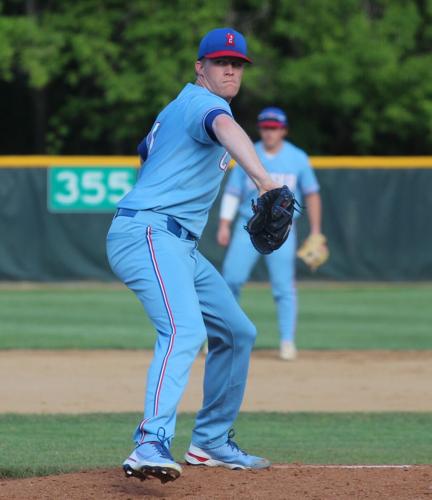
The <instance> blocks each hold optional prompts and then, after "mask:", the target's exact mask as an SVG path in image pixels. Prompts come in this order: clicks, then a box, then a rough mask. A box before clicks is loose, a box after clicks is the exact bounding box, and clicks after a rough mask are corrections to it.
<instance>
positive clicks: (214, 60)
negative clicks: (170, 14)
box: [107, 28, 277, 481]
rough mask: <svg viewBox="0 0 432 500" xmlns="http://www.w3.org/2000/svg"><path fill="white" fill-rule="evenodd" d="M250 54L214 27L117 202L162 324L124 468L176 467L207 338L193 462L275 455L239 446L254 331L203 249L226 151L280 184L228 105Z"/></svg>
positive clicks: (135, 276)
mask: <svg viewBox="0 0 432 500" xmlns="http://www.w3.org/2000/svg"><path fill="white" fill-rule="evenodd" d="M244 62H250V59H249V58H248V57H247V50H246V41H245V39H244V37H243V36H242V35H241V34H240V33H238V32H237V31H235V30H233V29H231V28H222V29H216V30H213V31H211V32H209V33H208V34H207V35H206V36H205V37H204V38H203V39H202V41H201V44H200V47H199V51H198V60H197V62H196V64H195V71H196V77H197V79H196V83H195V84H190V83H189V84H187V85H186V86H185V87H184V88H183V90H182V91H181V92H180V94H179V95H178V96H177V98H176V99H174V100H173V101H172V102H171V103H170V104H168V106H167V107H166V108H165V109H163V110H162V112H161V113H160V114H159V115H158V117H157V118H156V121H155V123H154V125H153V127H152V129H151V131H150V133H149V134H148V135H147V137H146V138H145V139H144V140H143V141H142V142H141V144H140V145H139V147H138V151H139V154H140V156H141V159H142V166H141V171H140V175H139V178H138V181H137V183H136V185H135V186H134V188H133V189H132V191H131V192H130V193H129V194H127V195H126V196H125V197H124V198H123V199H122V200H121V201H120V202H119V204H118V210H117V212H116V216H115V218H114V220H113V222H112V225H111V228H110V230H109V233H108V237H107V254H108V258H109V262H110V265H111V267H112V269H113V271H114V272H115V273H116V274H117V276H118V277H119V278H120V279H121V280H122V281H123V282H124V283H125V284H126V285H127V286H128V287H129V288H130V289H131V290H132V291H133V292H134V293H135V294H136V295H137V297H138V299H139V300H140V301H141V303H142V305H143V306H144V308H145V310H146V312H147V314H148V315H149V317H150V319H151V321H152V322H153V325H154V327H155V329H156V331H157V340H156V344H155V347H154V357H153V361H152V363H151V366H150V368H149V372H148V375H147V390H146V398H145V409H144V419H143V420H142V421H141V422H140V424H139V425H138V427H137V429H136V432H135V435H134V440H135V443H136V444H137V447H136V448H135V449H134V451H133V452H132V453H131V455H130V456H129V457H128V458H127V459H126V461H125V462H124V470H125V472H126V474H127V475H131V476H138V477H139V478H141V479H145V478H146V477H147V476H148V475H153V476H156V477H159V478H160V479H161V480H162V481H165V480H172V479H176V478H177V477H178V476H179V475H180V473H181V467H180V465H179V464H177V463H176V462H175V461H174V459H173V457H172V456H171V454H170V451H169V447H170V444H171V441H172V438H173V436H174V430H175V422H176V408H177V405H178V403H179V401H180V398H181V396H182V394H183V391H184V389H185V386H186V383H187V380H188V376H189V371H190V368H191V366H192V363H193V360H194V359H195V356H196V355H197V353H198V352H199V348H200V346H201V344H202V343H203V341H204V339H205V338H207V337H208V339H209V354H208V356H207V359H206V367H205V378H204V401H203V408H202V409H201V411H200V412H199V413H198V416H197V419H196V424H195V428H194V430H193V434H192V443H191V446H190V448H189V451H188V452H187V453H186V455H185V458H186V461H187V462H188V463H190V464H193V465H209V466H217V465H220V466H225V467H228V468H262V467H268V466H269V462H268V460H266V459H264V458H260V457H255V456H252V455H249V454H247V453H246V452H244V451H242V450H241V449H240V448H239V447H238V446H237V445H236V443H235V442H234V441H233V440H232V437H233V436H232V434H231V433H230V429H231V426H232V425H233V422H234V421H235V419H236V417H237V414H238V411H239V408H240V404H241V402H242V398H243V393H244V389H245V384H246V379H247V372H248V366H249V357H250V353H251V350H252V346H253V344H254V340H255V335H256V330H255V327H254V325H253V324H252V323H251V321H250V320H249V319H248V318H247V317H246V315H245V314H244V312H243V311H242V310H241V308H240V307H239V305H238V303H237V301H236V300H235V298H234V297H233V295H232V293H231V292H230V290H229V288H228V286H227V284H226V283H225V281H224V279H223V278H222V276H221V275H220V274H219V273H218V272H217V271H216V269H215V268H214V267H213V266H212V265H211V264H210V263H209V262H208V261H207V260H206V259H205V258H204V257H203V256H202V255H201V253H200V252H199V251H198V249H197V241H198V239H199V237H200V235H201V233H202V231H203V228H204V226H205V224H206V222H207V216H208V213H209V210H210V207H211V205H212V203H213V202H214V200H215V198H216V196H217V193H218V190H219V186H220V183H221V181H222V178H223V176H224V173H225V170H226V167H227V160H226V159H227V157H228V153H230V154H231V155H232V156H233V158H235V159H236V160H237V161H238V162H239V163H240V164H241V165H242V166H243V168H244V169H245V170H246V171H247V173H248V175H249V176H250V177H251V178H252V179H253V181H254V183H255V184H256V186H257V188H258V189H259V191H260V193H264V192H266V191H268V190H271V189H273V188H275V187H277V184H276V183H275V181H273V180H272V179H271V177H270V176H269V175H268V173H267V171H266V170H265V168H264V167H263V165H262V163H261V161H260V160H259V158H258V156H257V154H256V152H255V149H254V147H253V144H252V142H251V141H250V139H249V137H248V136H247V134H246V133H245V132H244V131H243V129H242V128H241V127H240V126H239V125H238V124H237V123H236V122H235V121H234V119H233V117H232V114H231V109H230V106H229V102H230V101H231V99H232V98H233V97H234V96H235V95H236V94H237V92H238V90H239V88H240V84H241V79H242V75H243V64H244ZM227 151H228V153H227ZM245 234H246V232H245Z"/></svg>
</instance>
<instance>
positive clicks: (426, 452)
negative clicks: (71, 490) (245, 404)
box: [0, 413, 432, 477]
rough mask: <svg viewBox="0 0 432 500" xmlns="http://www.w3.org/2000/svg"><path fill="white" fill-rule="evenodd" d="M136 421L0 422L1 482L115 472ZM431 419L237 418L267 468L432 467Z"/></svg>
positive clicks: (183, 442) (184, 438)
mask: <svg viewBox="0 0 432 500" xmlns="http://www.w3.org/2000/svg"><path fill="white" fill-rule="evenodd" d="M139 418H140V416H139V415H137V414H131V413H117V414H92V415H79V416H68V415H44V416H41V415H24V416H23V415H2V416H0V477H24V476H32V475H44V474H53V473H60V472H68V471H74V470H88V469H94V468H98V467H112V466H119V465H120V464H121V462H122V461H123V460H124V459H125V458H126V456H127V454H128V453H129V452H130V451H131V449H132V446H133V445H132V442H131V440H130V436H131V431H132V429H133V427H134V425H135V424H136V423H137V422H138V419H139ZM431 424H432V417H431V416H430V415H428V414H421V413H420V414H416V413H407V414H401V413H382V414H325V413H323V414H320V413H317V414H307V413H294V414H280V413H267V414H266V413H261V414H256V413H248V414H242V415H241V416H240V418H239V420H238V422H237V437H238V440H239V443H241V445H242V446H243V447H245V448H247V449H248V450H250V451H251V452H254V453H257V454H263V455H265V456H267V457H268V458H269V459H271V460H272V461H273V462H276V463H277V462H282V463H285V462H302V463H314V464H421V463H430V462H431V461H432V434H431V433H430V428H431ZM192 427H193V416H192V415H181V416H180V417H179V421H178V426H177V436H176V439H175V440H174V445H173V454H174V456H175V458H177V459H178V460H182V456H183V453H184V452H185V450H186V449H187V446H188V445H189V439H190V432H191V429H192Z"/></svg>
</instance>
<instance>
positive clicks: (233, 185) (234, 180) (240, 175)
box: [224, 165, 247, 198]
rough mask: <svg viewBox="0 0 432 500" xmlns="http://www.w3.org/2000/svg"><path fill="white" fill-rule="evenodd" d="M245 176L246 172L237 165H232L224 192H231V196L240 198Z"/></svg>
mask: <svg viewBox="0 0 432 500" xmlns="http://www.w3.org/2000/svg"><path fill="white" fill-rule="evenodd" d="M246 177H247V176H246V172H245V171H244V170H243V169H242V168H241V167H240V166H239V165H236V166H235V167H233V169H232V170H231V173H230V174H229V177H228V181H227V183H226V185H225V190H224V193H226V194H232V195H233V196H237V197H238V198H241V196H242V193H243V189H244V186H245V182H246Z"/></svg>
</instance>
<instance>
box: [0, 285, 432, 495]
mask: <svg viewBox="0 0 432 500" xmlns="http://www.w3.org/2000/svg"><path fill="white" fill-rule="evenodd" d="M299 295H300V315H299V324H298V346H299V348H300V356H299V359H298V360H297V361H295V362H288V363H287V362H283V361H280V360H279V359H278V357H277V351H276V349H277V346H278V336H277V325H276V322H275V311H274V305H273V302H272V299H271V293H270V290H269V289H268V288H267V287H266V286H261V285H251V286H250V287H248V288H247V289H246V291H245V294H244V297H243V305H244V308H245V310H246V311H247V312H248V314H249V315H250V317H251V318H252V319H253V320H254V321H255V323H256V324H257V326H258V330H259V335H258V339H257V344H256V350H255V352H254V354H253V358H252V363H251V369H250V377H249V382H248V388H247V393H246V397H245V401H244V405H243V410H244V412H243V413H242V414H241V416H240V418H239V419H238V422H237V424H236V436H237V438H238V442H239V443H240V444H241V446H242V447H244V448H245V449H247V450H248V451H250V452H253V453H256V454H262V455H264V456H266V457H268V458H269V459H271V460H272V462H273V463H274V466H273V467H272V468H271V469H270V470H264V471H254V472H249V471H226V470H218V469H211V470H209V469H206V470H204V469H201V468H198V469H195V468H191V467H187V466H185V467H184V474H183V475H182V476H181V478H180V479H179V480H177V481H175V482H174V483H170V484H167V485H162V484H160V483H159V481H156V480H150V481H146V482H142V483H140V482H139V481H137V480H134V479H126V478H125V477H124V476H123V472H122V470H121V467H120V464H121V462H122V461H123V459H124V458H125V457H126V456H127V454H128V453H129V451H130V449H131V433H132V431H133V428H134V425H135V424H136V423H137V421H138V420H139V419H140V415H141V412H142V402H143V394H144V382H145V373H146V369H147V367H148V365H149V363H150V359H151V352H150V351H149V349H150V348H151V346H152V343H153V341H154V334H153V332H152V329H151V326H150V324H149V323H148V322H147V320H146V317H145V314H143V312H142V310H141V307H140V305H139V304H138V302H137V301H136V299H135V298H134V296H133V295H132V294H131V293H129V292H128V291H127V290H126V289H124V288H123V287H120V286H117V285H108V284H104V285H102V284H97V283H86V284H82V283H76V284H61V285H36V284H19V285H18V284H13V285H12V284H7V283H6V284H2V285H1V287H0V317H1V318H2V329H1V335H0V349H1V351H0V377H1V380H2V384H1V385H0V412H1V415H0V477H1V479H0V498H5V499H18V498H20V499H21V498H22V499H24V498H26V499H30V498H35V499H36V498H37V499H40V498H47V499H53V498H68V499H69V498H70V499H82V498H86V499H87V498H104V499H105V498H106V499H131V498H142V497H146V498H179V497H185V496H188V497H191V498H234V497H236V498H264V497H269V496H271V497H272V498H288V499H291V498H292V499H296V498H306V499H333V498H349V497H353V498H369V499H370V498H398V499H414V498H415V499H423V498H425V499H426V498H431V496H432V465H430V464H432V432H431V429H432V384H431V381H432V335H431V333H432V332H431V325H432V309H431V308H430V304H431V303H432V285H431V284H415V283H412V284H377V283H370V284H358V283H357V284H350V283H338V284H334V283H320V284H316V283H312V284H300V285H299ZM203 368H204V356H202V355H200V356H199V358H198V359H197V360H196V363H195V365H194V367H193V370H192V374H191V378H190V382H189V385H188V388H187V391H186V394H185V396H184V398H183V401H182V403H181V407H180V412H181V413H180V417H179V420H178V426H177V435H176V438H175V440H174V445H173V454H174V456H175V457H176V458H177V459H178V460H180V461H182V454H183V453H184V451H185V449H186V448H187V445H188V442H189V438H190V432H191V429H192V426H193V417H194V412H195V411H196V410H198V409H199V407H200V401H201V397H202V372H203Z"/></svg>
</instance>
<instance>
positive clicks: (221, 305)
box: [185, 252, 270, 469]
mask: <svg viewBox="0 0 432 500" xmlns="http://www.w3.org/2000/svg"><path fill="white" fill-rule="evenodd" d="M195 289H196V292H197V294H198V299H199V301H200V305H201V310H202V313H203V318H204V323H205V325H206V329H207V335H208V339H209V352H208V354H207V358H206V366H205V374H204V401H203V407H202V409H201V410H200V411H199V412H198V415H197V418H196V423H195V428H194V431H193V434H192V444H191V446H190V448H189V451H188V452H187V453H186V455H185V458H186V461H187V462H188V463H190V464H192V465H199V464H202V465H208V466H223V467H228V468H230V469H236V468H243V469H244V468H263V467H268V466H269V465H270V463H269V462H268V460H266V459H263V458H260V457H255V456H253V455H249V454H247V453H246V452H243V451H242V450H241V449H240V448H239V447H238V446H237V445H236V443H235V442H234V441H233V440H232V438H233V434H232V433H230V429H231V428H232V425H233V424H234V421H235V420H236V418H237V415H238V412H239V410H240V406H241V403H242V401H243V395H244V390H245V386H246V381H247V376H248V369H249V360H250V354H251V350H252V347H253V344H254V342H255V336H256V329H255V326H254V325H253V324H252V322H251V321H250V320H249V319H248V317H247V316H246V314H245V313H244V312H243V311H242V309H241V308H240V306H239V305H238V303H237V301H236V300H235V298H234V296H233V294H232V293H231V291H230V290H229V287H228V285H227V284H226V283H225V280H224V279H223V278H222V276H221V275H220V274H219V273H218V271H217V270H216V269H215V268H214V267H213V265H212V264H210V262H208V261H207V260H206V259H205V258H204V257H203V256H202V255H201V254H199V253H198V252H197V273H196V278H195Z"/></svg>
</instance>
